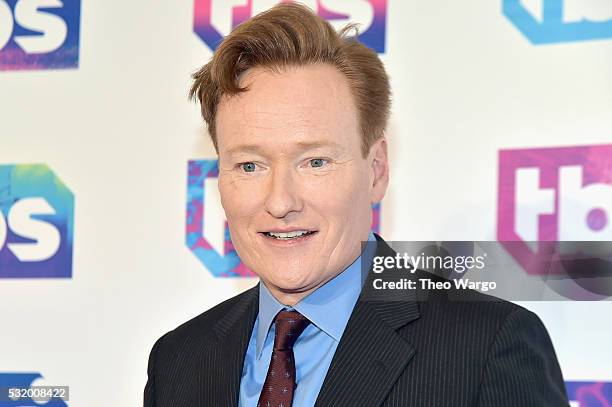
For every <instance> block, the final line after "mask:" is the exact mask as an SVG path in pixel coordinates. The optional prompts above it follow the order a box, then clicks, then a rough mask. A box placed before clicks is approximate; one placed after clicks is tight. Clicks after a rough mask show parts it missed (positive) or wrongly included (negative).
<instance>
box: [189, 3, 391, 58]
mask: <svg viewBox="0 0 612 407" xmlns="http://www.w3.org/2000/svg"><path fill="white" fill-rule="evenodd" d="M277 3H280V1H274V0H195V5H194V31H195V33H196V34H197V35H198V37H200V39H202V41H204V43H205V44H206V45H208V47H209V48H210V49H211V50H213V51H214V50H215V49H216V48H217V45H218V44H219V43H220V42H221V40H222V39H223V37H224V36H226V35H228V34H229V33H230V32H231V30H232V29H234V28H235V27H236V26H237V25H238V24H240V23H242V22H243V21H245V20H247V19H249V18H250V17H252V16H254V15H256V14H258V13H260V12H262V11H264V10H267V9H269V8H271V7H272V6H274V5H275V4H277ZM301 3H303V4H306V5H307V6H309V7H310V8H311V9H312V10H315V11H316V12H317V14H318V15H320V16H321V17H323V18H324V19H326V20H327V21H329V22H330V23H331V24H332V25H333V26H334V27H335V28H336V29H338V28H340V27H342V26H344V25H346V24H347V23H349V22H352V23H357V24H359V27H360V29H359V31H360V35H359V40H360V41H361V42H363V43H364V44H366V45H367V46H368V47H370V48H372V49H373V50H375V51H376V52H379V53H382V52H385V26H386V17H387V0H316V1H315V0H307V1H301Z"/></svg>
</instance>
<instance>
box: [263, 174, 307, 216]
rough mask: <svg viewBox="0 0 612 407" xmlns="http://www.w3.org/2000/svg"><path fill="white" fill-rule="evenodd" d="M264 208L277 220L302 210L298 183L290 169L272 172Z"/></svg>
mask: <svg viewBox="0 0 612 407" xmlns="http://www.w3.org/2000/svg"><path fill="white" fill-rule="evenodd" d="M265 208H266V211H268V213H269V214H270V215H272V216H274V217H275V218H278V219H282V218H284V217H285V216H287V215H288V214H289V213H291V212H299V211H301V210H302V200H301V198H300V197H299V182H298V180H297V179H296V174H294V172H293V171H292V170H291V169H289V168H279V167H277V168H275V169H274V170H273V171H272V174H271V176H270V178H269V180H268V190H267V196H266V202H265Z"/></svg>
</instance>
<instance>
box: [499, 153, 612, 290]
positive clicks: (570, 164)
mask: <svg viewBox="0 0 612 407" xmlns="http://www.w3.org/2000/svg"><path fill="white" fill-rule="evenodd" d="M611 217H612V144H608V145H599V146H583V147H561V148H536V149H521V150H502V151H500V153H499V201H498V223H497V239H498V240H499V241H502V242H515V243H512V244H510V243H506V244H505V248H506V249H507V250H508V251H509V252H510V254H511V255H512V256H513V257H514V258H515V259H516V260H517V261H518V262H519V264H520V265H521V266H522V267H523V268H524V269H525V271H526V272H527V273H529V274H534V275H537V274H547V273H548V274H555V273H557V274H558V273H560V272H562V271H563V267H561V266H563V262H564V261H565V262H566V265H567V261H569V260H574V259H575V257H572V256H577V255H579V254H587V255H588V254H589V253H588V251H589V250H591V248H593V247H595V246H597V245H595V244H593V242H594V241H612V222H611V220H612V219H611ZM572 240H573V241H580V242H582V241H585V242H590V243H586V244H584V247H580V244H577V243H569V242H566V241H572ZM557 241H559V242H566V243H565V244H564V243H559V244H558V246H559V247H560V248H561V250H558V254H559V256H560V258H559V259H558V260H554V259H551V258H550V254H551V253H552V251H551V248H554V247H555V245H556V243H553V242H557ZM516 242H518V244H517V243H516ZM534 245H535V246H534ZM563 247H565V248H566V249H568V248H569V249H570V250H569V251H568V252H563ZM572 250H573V252H572ZM607 255H610V253H607ZM547 256H548V257H547ZM551 261H554V262H555V263H550V262H551ZM545 262H548V263H545ZM551 265H553V266H554V265H559V266H560V267H557V268H550V267H551ZM608 272H609V270H608ZM570 277H571V276H570ZM587 280H588V279H587ZM585 281H586V280H585ZM595 281H596V280H593V282H595ZM584 288H586V287H584ZM587 290H588V291H590V292H597V291H593V290H592V289H590V288H587ZM596 290H597V288H596ZM597 293H598V294H601V295H608V296H609V295H612V294H610V293H609V292H608V291H607V289H606V290H605V291H604V292H601V293H599V292H597Z"/></svg>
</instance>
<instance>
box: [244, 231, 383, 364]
mask: <svg viewBox="0 0 612 407" xmlns="http://www.w3.org/2000/svg"><path fill="white" fill-rule="evenodd" d="M372 241H376V238H375V237H374V234H373V233H372V232H370V234H369V235H368V242H372ZM375 246H376V245H375V244H369V243H368V244H367V245H366V249H365V251H364V252H363V253H362V254H361V255H360V256H359V257H357V259H355V261H354V262H353V263H351V265H349V266H348V267H347V268H346V269H344V271H342V272H341V273H340V274H338V275H337V276H335V277H334V278H332V279H331V280H329V281H328V282H327V283H325V284H324V285H322V286H321V287H319V288H317V289H316V290H315V291H313V292H312V293H310V294H309V295H308V296H306V297H304V298H303V299H302V300H301V301H300V302H299V303H297V304H295V306H294V307H293V309H295V310H296V311H298V312H299V313H300V314H302V315H304V316H305V317H306V318H308V319H309V320H310V322H311V323H312V324H314V325H316V326H317V327H318V328H319V329H320V330H322V331H323V332H325V333H326V334H327V335H329V336H330V337H331V338H333V339H334V340H335V341H336V342H339V341H340V338H341V337H342V333H343V332H344V328H346V324H347V323H348V320H349V317H350V316H351V313H352V312H353V308H354V307H355V303H356V302H357V298H359V293H360V292H361V287H362V284H363V281H364V280H365V275H366V274H367V272H368V270H369V267H363V273H362V267H361V264H362V261H365V262H367V263H366V264H368V265H369V263H370V262H371V260H372V257H373V255H374V249H375ZM283 308H289V309H291V307H288V306H285V305H283V304H281V303H280V302H279V301H278V300H277V299H276V298H275V297H274V296H273V295H272V293H270V291H269V290H268V288H267V287H266V285H265V284H263V282H262V283H260V284H259V317H258V320H259V322H258V326H257V338H256V348H257V358H259V357H260V356H261V352H262V350H263V346H264V343H265V341H266V337H267V335H268V332H269V331H270V326H271V325H272V322H273V321H274V317H276V314H278V312H279V311H281V310H282V309H283ZM330 310H333V311H334V312H330Z"/></svg>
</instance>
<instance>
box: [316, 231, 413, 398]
mask: <svg viewBox="0 0 612 407" xmlns="http://www.w3.org/2000/svg"><path fill="white" fill-rule="evenodd" d="M376 238H377V240H378V244H377V250H376V254H375V255H377V256H379V255H394V254H395V252H394V251H393V250H392V249H391V248H389V246H387V244H386V243H385V242H384V241H383V240H382V239H381V238H380V237H379V236H376ZM386 273H387V272H386ZM388 276H389V277H390V278H391V279H398V278H402V277H405V272H404V271H399V273H398V270H393V271H390V272H389V274H388ZM373 278H374V275H373V274H372V272H371V270H370V273H369V275H368V277H367V279H366V282H365V284H364V288H363V289H362V292H361V295H360V297H359V300H358V301H357V304H356V305H355V309H354V310H353V313H352V314H351V318H350V319H349V322H348V324H347V327H346V329H345V331H344V333H343V335H342V338H341V340H340V343H339V344H338V348H337V349H336V354H335V355H334V358H333V360H332V363H331V366H330V367H329V370H328V372H327V375H326V376H325V381H324V382H323V386H322V388H321V391H320V392H319V396H318V398H317V402H316V404H315V405H316V406H338V407H341V406H357V405H358V406H363V407H376V406H380V405H381V404H382V403H383V402H384V400H385V398H386V397H387V394H388V393H389V391H390V390H391V388H392V387H393V384H394V383H395V382H396V380H397V378H398V377H399V375H400V374H401V373H402V372H403V371H404V369H405V368H406V366H407V365H408V363H409V362H410V360H411V359H412V357H413V356H414V354H415V352H416V350H415V348H414V346H413V345H411V344H410V343H408V342H407V341H406V340H405V339H404V338H403V337H402V336H401V335H400V334H399V333H398V332H397V330H398V329H400V328H401V327H403V326H405V325H406V324H408V323H410V322H412V321H414V320H416V319H418V318H419V306H418V302H417V301H416V297H415V296H414V295H412V292H408V293H404V296H403V297H401V298H392V297H385V298H382V297H381V296H380V295H377V294H376V293H375V292H373V290H371V289H368V288H369V287H372V279H373Z"/></svg>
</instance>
